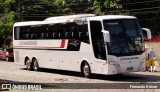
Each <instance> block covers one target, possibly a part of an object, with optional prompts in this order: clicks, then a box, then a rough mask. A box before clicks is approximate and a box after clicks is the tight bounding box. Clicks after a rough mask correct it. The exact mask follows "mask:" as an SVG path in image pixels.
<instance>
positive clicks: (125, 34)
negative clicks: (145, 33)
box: [103, 19, 144, 55]
mask: <svg viewBox="0 0 160 92" xmlns="http://www.w3.org/2000/svg"><path fill="white" fill-rule="evenodd" d="M103 22H104V29H105V30H108V31H109V33H110V39H111V41H110V43H109V44H108V53H109V54H112V55H128V54H140V53H142V52H143V51H144V45H143V38H142V32H141V28H140V25H139V23H138V22H137V20H134V19H132V20H129V19H127V20H104V21H103Z"/></svg>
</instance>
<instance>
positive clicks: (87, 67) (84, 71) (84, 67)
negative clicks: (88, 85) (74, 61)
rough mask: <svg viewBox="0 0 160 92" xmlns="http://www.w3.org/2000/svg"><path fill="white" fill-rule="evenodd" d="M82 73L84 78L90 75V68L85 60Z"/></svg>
mask: <svg viewBox="0 0 160 92" xmlns="http://www.w3.org/2000/svg"><path fill="white" fill-rule="evenodd" d="M82 73H83V75H84V77H85V78H89V77H90V76H91V70H90V67H89V64H88V63H87V62H85V64H84V66H83V68H82Z"/></svg>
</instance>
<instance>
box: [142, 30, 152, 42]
mask: <svg viewBox="0 0 160 92" xmlns="http://www.w3.org/2000/svg"><path fill="white" fill-rule="evenodd" d="M142 33H143V37H144V40H150V39H151V31H150V29H148V28H142Z"/></svg>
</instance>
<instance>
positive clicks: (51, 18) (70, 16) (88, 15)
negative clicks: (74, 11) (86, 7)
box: [44, 14, 96, 21]
mask: <svg viewBox="0 0 160 92" xmlns="http://www.w3.org/2000/svg"><path fill="white" fill-rule="evenodd" d="M93 16H96V15H95V14H78V15H68V16H57V17H49V18H47V19H45V20H44V21H53V20H67V19H76V18H87V17H93Z"/></svg>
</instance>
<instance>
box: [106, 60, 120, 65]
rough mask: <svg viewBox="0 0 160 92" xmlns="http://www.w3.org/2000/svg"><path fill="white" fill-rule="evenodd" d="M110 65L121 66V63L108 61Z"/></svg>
mask: <svg viewBox="0 0 160 92" xmlns="http://www.w3.org/2000/svg"><path fill="white" fill-rule="evenodd" d="M108 64H110V65H117V66H120V65H119V63H118V62H116V61H108Z"/></svg>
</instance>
